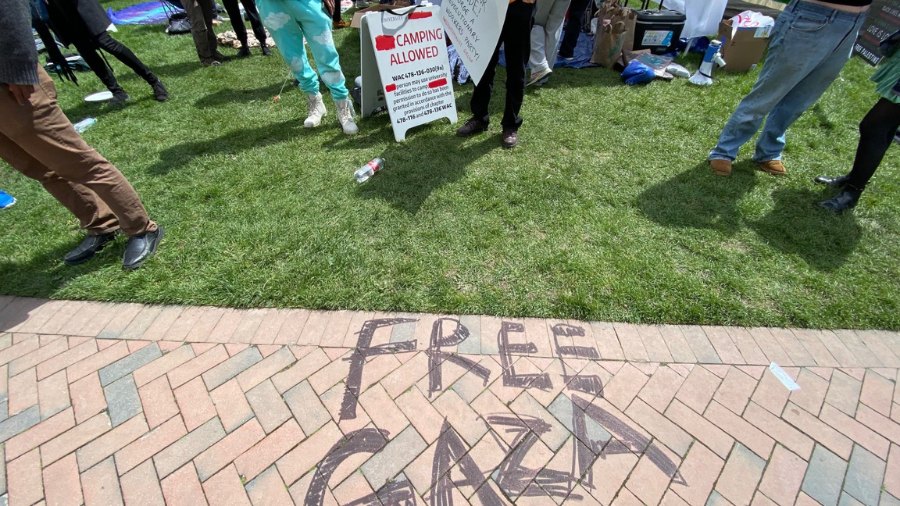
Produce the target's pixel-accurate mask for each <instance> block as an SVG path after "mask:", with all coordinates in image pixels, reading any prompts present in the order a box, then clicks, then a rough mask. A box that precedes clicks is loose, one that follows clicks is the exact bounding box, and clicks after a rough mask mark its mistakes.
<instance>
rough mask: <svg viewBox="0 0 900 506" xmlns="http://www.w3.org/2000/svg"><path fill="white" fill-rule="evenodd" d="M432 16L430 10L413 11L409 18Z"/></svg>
mask: <svg viewBox="0 0 900 506" xmlns="http://www.w3.org/2000/svg"><path fill="white" fill-rule="evenodd" d="M430 17H431V13H430V12H413V13H411V14H410V15H409V19H424V18H430Z"/></svg>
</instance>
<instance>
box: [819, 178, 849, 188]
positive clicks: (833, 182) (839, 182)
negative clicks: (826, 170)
mask: <svg viewBox="0 0 900 506" xmlns="http://www.w3.org/2000/svg"><path fill="white" fill-rule="evenodd" d="M849 180H850V176H837V177H832V176H816V178H815V179H814V180H813V181H815V182H816V183H819V184H824V185H825V186H830V187H832V188H843V187H844V185H846V184H847V181H849Z"/></svg>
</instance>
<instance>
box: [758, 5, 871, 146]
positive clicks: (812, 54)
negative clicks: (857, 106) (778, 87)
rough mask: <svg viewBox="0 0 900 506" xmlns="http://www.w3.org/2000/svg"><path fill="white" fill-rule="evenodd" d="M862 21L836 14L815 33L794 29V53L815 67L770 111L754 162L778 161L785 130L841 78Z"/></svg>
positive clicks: (862, 16)
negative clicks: (796, 51)
mask: <svg viewBox="0 0 900 506" xmlns="http://www.w3.org/2000/svg"><path fill="white" fill-rule="evenodd" d="M806 15H807V14H806V13H804V16H806ZM864 19H865V16H864V15H860V16H856V17H855V19H854V17H853V16H850V15H839V16H838V17H837V18H836V19H834V20H833V21H831V22H830V23H829V24H828V25H827V26H825V27H823V28H822V29H820V30H817V31H815V32H808V31H804V30H801V29H796V28H795V29H794V31H795V32H796V33H795V34H794V37H793V40H795V41H796V43H795V44H796V46H797V47H798V49H799V52H798V53H797V54H799V55H803V56H804V58H806V59H808V60H809V61H812V62H813V63H814V64H815V66H814V67H813V68H811V69H809V71H808V72H805V73H804V75H803V79H801V80H800V81H799V82H797V83H796V84H795V85H794V86H793V88H792V89H791V90H790V92H789V93H787V94H786V95H785V96H784V97H783V98H782V99H781V100H780V101H779V102H778V104H776V105H775V107H773V108H772V111H771V112H770V113H769V117H768V118H767V119H766V124H765V126H764V127H763V129H762V132H761V133H760V135H759V139H757V141H756V153H755V155H754V156H753V159H754V160H756V161H759V162H765V161H769V160H781V153H782V151H784V146H785V137H786V132H787V129H788V128H789V127H790V126H791V125H792V124H793V123H794V121H796V120H797V118H799V117H800V116H801V115H802V114H803V113H804V112H805V111H806V110H807V109H809V107H811V106H812V105H813V104H815V103H816V101H818V100H819V98H820V97H821V96H822V94H823V93H825V90H827V89H828V87H829V86H830V85H831V83H832V82H833V81H834V80H835V79H836V78H837V76H838V75H840V73H841V69H843V68H844V64H846V63H847V60H849V59H850V55H851V51H852V50H853V45H854V44H855V42H856V36H857V33H858V32H859V28H860V26H862V23H863V21H864ZM804 48H805V49H804Z"/></svg>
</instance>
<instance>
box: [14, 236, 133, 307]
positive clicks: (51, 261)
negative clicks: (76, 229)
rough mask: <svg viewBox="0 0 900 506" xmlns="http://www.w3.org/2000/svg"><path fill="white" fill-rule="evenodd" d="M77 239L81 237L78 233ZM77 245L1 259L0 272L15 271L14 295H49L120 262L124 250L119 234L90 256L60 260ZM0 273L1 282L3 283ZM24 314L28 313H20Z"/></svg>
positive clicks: (67, 245) (46, 296)
mask: <svg viewBox="0 0 900 506" xmlns="http://www.w3.org/2000/svg"><path fill="white" fill-rule="evenodd" d="M78 240H79V241H80V240H81V238H80V237H79V239H78ZM77 245H78V242H77V241H76V242H73V243H71V244H66V245H63V246H59V247H57V248H54V249H52V250H49V251H42V252H40V253H39V254H38V255H37V256H35V257H33V258H32V259H31V260H29V261H28V262H26V263H17V262H0V272H9V273H11V274H12V273H15V280H16V281H15V282H16V290H15V293H16V295H20V296H23V297H41V298H49V297H50V296H52V295H53V294H54V293H56V291H57V290H58V289H60V288H62V287H64V286H66V285H68V284H69V283H71V282H72V281H74V280H75V279H77V278H79V277H81V276H84V275H87V274H90V273H92V272H94V271H96V270H98V269H100V268H102V267H105V266H107V265H109V264H110V263H117V264H119V265H121V263H122V254H123V253H124V252H125V240H124V239H123V238H122V237H118V238H117V239H116V241H115V242H114V243H111V244H110V245H109V246H107V247H106V248H104V249H103V251H101V252H100V253H97V255H96V256H94V258H92V259H91V260H89V261H87V262H85V263H83V264H81V265H75V266H69V265H66V264H64V263H63V261H62V259H63V257H64V256H65V254H66V253H68V252H69V251H70V250H71V249H72V248H74V247H75V246H77ZM3 278H4V276H0V285H4V284H6V282H5V280H4V279H3ZM23 316H27V314H25V315H23Z"/></svg>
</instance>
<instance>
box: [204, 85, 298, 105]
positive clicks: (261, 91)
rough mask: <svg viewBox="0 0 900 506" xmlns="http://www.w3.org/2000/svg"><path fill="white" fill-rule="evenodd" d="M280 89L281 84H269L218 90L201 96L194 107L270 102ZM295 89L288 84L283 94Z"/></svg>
mask: <svg viewBox="0 0 900 506" xmlns="http://www.w3.org/2000/svg"><path fill="white" fill-rule="evenodd" d="M281 89H282V84H281V83H276V84H270V85H267V86H263V87H260V88H254V89H251V90H242V89H236V90H235V89H225V90H219V91H217V92H215V93H210V94H208V95H206V96H203V97H201V98H199V99H197V101H196V102H194V105H195V106H197V107H199V108H208V107H219V106H220V105H225V104H232V103H247V102H253V101H260V100H261V101H264V102H271V101H272V99H273V97H275V95H278V92H279V90H281ZM292 89H295V87H294V86H291V85H290V84H288V85H287V86H284V91H283V92H282V93H284V92H287V91H289V90H292Z"/></svg>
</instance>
